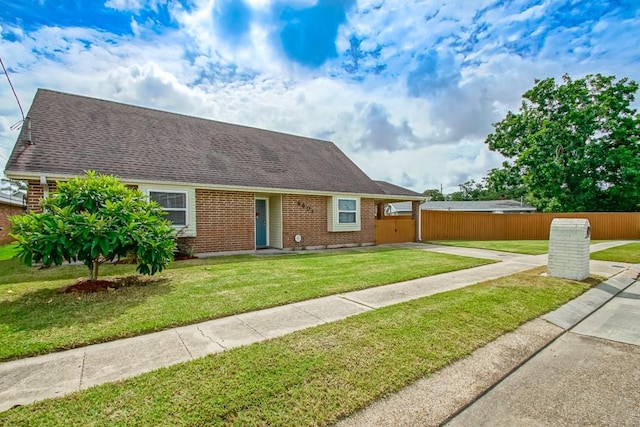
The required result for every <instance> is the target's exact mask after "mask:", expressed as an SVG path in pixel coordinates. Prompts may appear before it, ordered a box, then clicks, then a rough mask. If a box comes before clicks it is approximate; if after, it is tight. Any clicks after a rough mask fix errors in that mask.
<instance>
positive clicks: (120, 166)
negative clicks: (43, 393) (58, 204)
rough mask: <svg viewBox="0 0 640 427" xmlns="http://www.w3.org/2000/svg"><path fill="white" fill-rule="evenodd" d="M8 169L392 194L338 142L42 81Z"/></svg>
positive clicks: (206, 183) (61, 174)
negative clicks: (45, 85)
mask: <svg viewBox="0 0 640 427" xmlns="http://www.w3.org/2000/svg"><path fill="white" fill-rule="evenodd" d="M29 117H30V119H31V136H32V141H33V144H29V143H28V141H27V129H26V128H27V126H23V129H22V131H21V133H20V136H19V137H18V141H17V143H16V146H15V148H14V150H13V152H12V154H11V157H10V158H9V161H8V163H7V167H6V171H7V174H13V175H19V174H21V173H23V174H24V173H28V174H36V175H37V174H48V175H54V176H73V175H81V174H83V173H84V171H85V170H89V169H93V170H96V171H98V172H101V173H108V174H113V175H116V176H119V177H121V178H123V179H125V180H126V179H129V180H142V181H156V182H157V181H162V182H180V183H191V184H200V185H220V186H237V187H251V188H253V187H257V188H275V189H292V190H306V191H323V192H332V193H335V192H344V193H360V194H384V193H382V192H381V189H380V188H379V187H378V186H377V185H376V183H374V182H373V181H372V180H371V179H370V178H369V177H368V176H367V175H365V174H364V172H362V171H361V170H360V169H359V168H358V167H357V166H356V165H355V164H354V163H353V162H352V161H351V160H350V159H349V158H348V157H347V156H346V155H345V154H344V153H342V151H340V149H339V148H338V147H337V146H336V145H335V144H333V143H331V142H327V141H321V140H317V139H312V138H305V137H300V136H294V135H288V134H283V133H278V132H272V131H267V130H262V129H256V128H251V127H246V126H239V125H233V124H228V123H221V122H216V121H213V120H206V119H202V118H196V117H190V116H184V115H180V114H174V113H168V112H163V111H159V110H152V109H148V108H142V107H135V106H131V105H126V104H120V103H116V102H111V101H104V100H99V99H94V98H88V97H83V96H77V95H70V94H65V93H60V92H55V91H50V90H44V89H39V90H38V92H37V94H36V96H35V98H34V101H33V104H32V106H31V109H30V111H29Z"/></svg>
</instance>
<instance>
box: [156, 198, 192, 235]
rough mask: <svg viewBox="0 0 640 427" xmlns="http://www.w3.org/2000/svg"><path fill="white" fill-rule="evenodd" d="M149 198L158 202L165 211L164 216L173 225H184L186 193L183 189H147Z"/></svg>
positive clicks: (185, 220) (185, 218) (186, 215)
mask: <svg viewBox="0 0 640 427" xmlns="http://www.w3.org/2000/svg"><path fill="white" fill-rule="evenodd" d="M149 198H150V199H151V200H152V201H154V202H156V203H157V204H159V205H160V206H161V207H162V210H164V211H165V212H166V213H167V216H166V217H165V218H166V219H167V220H169V221H171V223H172V224H173V226H174V227H186V226H187V218H189V215H188V214H187V193H186V192H183V191H153V190H150V191H149Z"/></svg>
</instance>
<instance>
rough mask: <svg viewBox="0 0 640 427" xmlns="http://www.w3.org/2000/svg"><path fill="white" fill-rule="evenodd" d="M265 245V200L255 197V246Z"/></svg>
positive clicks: (263, 246) (262, 246)
mask: <svg viewBox="0 0 640 427" xmlns="http://www.w3.org/2000/svg"><path fill="white" fill-rule="evenodd" d="M265 247H267V201H266V200H264V199H256V248H265Z"/></svg>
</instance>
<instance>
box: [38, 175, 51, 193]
mask: <svg viewBox="0 0 640 427" xmlns="http://www.w3.org/2000/svg"><path fill="white" fill-rule="evenodd" d="M40 185H42V198H43V199H47V198H48V197H49V183H48V182H47V177H46V176H44V175H41V176H40Z"/></svg>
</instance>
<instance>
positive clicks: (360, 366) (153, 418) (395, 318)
mask: <svg viewBox="0 0 640 427" xmlns="http://www.w3.org/2000/svg"><path fill="white" fill-rule="evenodd" d="M543 270H544V268H539V269H536V270H533V271H529V272H524V273H520V274H516V275H513V276H509V277H505V278H501V279H497V280H493V281H489V282H484V283H481V284H478V285H474V286H469V287H467V288H463V289H458V290H455V291H450V292H446V293H442V294H437V295H434V296H430V297H426V298H422V299H418V300H415V301H410V302H406V303H403V304H398V305H394V306H390V307H386V308H382V309H378V310H374V311H371V312H367V313H364V314H360V315H357V316H353V317H350V318H347V319H345V320H341V321H338V322H334V323H330V324H326V325H322V326H318V327H315V328H311V329H307V330H304V331H299V332H296V333H293V334H290V335H287V336H285V337H281V338H277V339H272V340H268V341H264V342H261V343H258V344H254V345H251V346H247V347H241V348H236V349H233V350H229V351H226V352H224V353H220V354H216V355H212V356H208V357H205V358H201V359H197V360H195V361H191V362H186V363H182V364H178V365H174V366H171V367H167V368H162V369H160V370H157V371H154V372H150V373H147V374H143V375H140V376H138V377H135V378H131V379H128V380H124V381H121V382H118V383H112V384H104V385H101V386H97V387H94V388H91V389H88V390H85V391H81V392H77V393H74V394H71V395H69V396H66V397H63V398H60V399H52V400H46V401H42V402H38V403H35V404H33V405H28V406H23V407H18V408H15V409H12V410H9V411H7V412H4V413H0V424H1V425H78V426H81V425H82V426H84V425H170V426H175V425H189V426H198V425H207V426H208V425H243V426H244V425H291V426H297V425H326V424H329V423H332V422H335V421H336V420H338V419H340V418H343V417H345V416H347V415H349V414H351V413H353V412H354V411H356V410H357V409H359V408H362V407H364V406H366V405H368V404H370V403H371V402H372V401H374V400H376V399H378V398H380V397H382V396H384V395H387V394H389V393H393V392H395V391H398V390H400V389H401V388H403V387H405V386H406V385H408V384H410V383H412V382H414V381H416V380H417V379H419V378H421V377H424V376H428V375H430V374H431V373H433V372H434V371H436V370H438V369H440V368H442V367H443V366H445V365H447V364H450V363H451V362H453V361H455V360H457V359H460V358H463V357H465V356H467V355H469V354H470V353H471V352H472V351H473V350H474V349H476V348H478V347H480V346H482V345H484V344H486V343H488V342H490V341H492V340H494V339H495V338H497V337H498V336H500V335H502V334H504V333H505V332H507V331H511V330H514V329H516V328H517V327H518V326H519V325H521V324H522V323H524V322H526V321H528V320H531V319H533V318H535V317H538V316H540V315H541V314H543V313H545V312H548V311H550V310H553V309H555V308H557V307H559V306H560V305H562V304H563V303H565V302H567V301H569V300H571V299H572V298H574V297H576V296H577V295H579V294H580V293H582V292H583V291H585V290H586V289H587V288H589V286H590V285H589V284H587V283H581V282H573V281H568V280H561V279H557V278H551V277H542V276H540V275H539V274H540V272H542V271H543Z"/></svg>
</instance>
